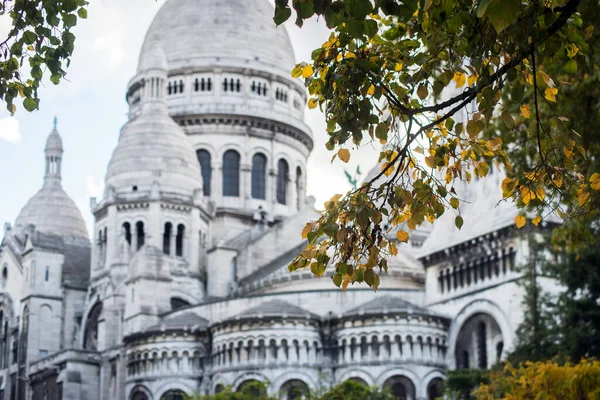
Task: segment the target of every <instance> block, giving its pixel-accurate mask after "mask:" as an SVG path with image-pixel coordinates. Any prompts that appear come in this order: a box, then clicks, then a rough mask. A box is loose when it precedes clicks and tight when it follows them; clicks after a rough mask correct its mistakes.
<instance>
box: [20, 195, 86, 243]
mask: <svg viewBox="0 0 600 400" xmlns="http://www.w3.org/2000/svg"><path fill="white" fill-rule="evenodd" d="M15 225H16V226H18V227H19V226H20V227H22V228H24V227H26V226H27V225H35V228H36V230H37V231H40V232H44V233H53V234H55V235H60V236H78V237H85V238H87V237H88V233H87V229H86V227H85V222H84V220H83V217H82V216H81V212H80V211H79V209H78V208H77V206H76V205H75V203H74V202H73V200H71V198H70V197H69V195H67V194H66V193H65V192H64V190H62V188H61V187H60V186H56V185H48V184H47V185H44V187H43V188H42V189H41V190H40V191H39V192H37V193H36V194H35V195H34V196H33V197H32V198H31V199H30V200H29V201H28V202H27V204H26V205H25V207H23V209H22V210H21V212H20V213H19V216H18V217H17V220H16V221H15Z"/></svg>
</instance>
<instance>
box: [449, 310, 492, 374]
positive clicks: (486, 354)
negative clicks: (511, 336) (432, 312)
mask: <svg viewBox="0 0 600 400" xmlns="http://www.w3.org/2000/svg"><path fill="white" fill-rule="evenodd" d="M473 339H474V340H473ZM498 344H500V345H501V346H500V352H499V353H500V354H497V351H496V347H497V345H498ZM502 347H503V336H502V332H501V331H500V327H499V325H498V323H497V322H496V320H494V318H493V317H492V316H491V315H489V314H487V313H476V314H473V315H471V317H469V319H467V320H466V321H465V323H464V324H463V325H462V326H461V328H460V331H459V333H458V336H457V339H456V347H455V348H453V349H451V351H453V352H454V358H455V360H456V364H457V367H458V368H480V369H488V368H490V367H491V366H492V365H494V364H495V363H497V362H498V361H500V359H501V356H502V351H503V349H502Z"/></svg>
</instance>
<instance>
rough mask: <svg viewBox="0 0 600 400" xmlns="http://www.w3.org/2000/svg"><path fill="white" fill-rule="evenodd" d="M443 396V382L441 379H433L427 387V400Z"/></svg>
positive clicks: (434, 399)
mask: <svg viewBox="0 0 600 400" xmlns="http://www.w3.org/2000/svg"><path fill="white" fill-rule="evenodd" d="M443 395H444V381H443V380H442V378H433V379H432V380H431V382H429V385H427V400H436V399H439V398H442V396H443Z"/></svg>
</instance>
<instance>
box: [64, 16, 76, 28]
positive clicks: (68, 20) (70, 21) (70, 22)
mask: <svg viewBox="0 0 600 400" xmlns="http://www.w3.org/2000/svg"><path fill="white" fill-rule="evenodd" d="M63 24H65V26H66V27H67V28H72V27H74V26H75V25H77V15H75V14H67V15H65V16H63Z"/></svg>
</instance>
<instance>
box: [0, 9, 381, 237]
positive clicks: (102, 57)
mask: <svg viewBox="0 0 600 400" xmlns="http://www.w3.org/2000/svg"><path fill="white" fill-rule="evenodd" d="M215 1H222V0H215ZM90 3H91V4H90V6H89V9H88V16H89V18H88V19H87V20H84V21H80V23H79V25H78V26H77V28H76V31H75V34H76V37H77V39H76V42H75V54H74V55H73V57H72V61H71V66H70V68H69V69H68V71H67V72H68V75H67V79H68V81H63V82H61V83H60V85H58V86H54V85H52V84H47V85H45V87H43V88H42V89H41V90H40V96H41V99H42V100H41V104H40V110H39V111H37V112H34V113H27V112H25V111H24V110H23V109H22V108H20V109H19V110H18V112H17V113H16V114H15V116H14V117H13V118H10V116H9V114H8V112H7V111H5V110H6V106H5V104H3V103H2V104H0V171H1V173H0V222H2V223H4V222H11V223H14V221H15V219H16V217H17V215H18V213H19V211H20V210H21V208H22V207H23V206H24V205H25V203H26V202H27V200H28V199H29V198H30V197H31V196H33V195H34V194H35V193H36V192H37V191H38V190H39V189H40V188H41V185H42V179H43V172H44V154H43V149H44V144H45V141H46V137H47V136H48V134H49V133H50V131H51V130H52V120H53V118H54V116H56V117H57V118H58V130H59V132H60V134H61V136H62V138H63V144H64V147H65V154H64V158H63V187H64V189H65V190H66V192H67V193H68V194H69V195H70V196H71V198H72V199H73V200H74V201H75V203H76V204H77V206H78V207H79V208H80V210H81V212H82V214H83V216H84V218H85V219H86V222H87V224H88V231H91V229H90V228H91V224H92V215H91V213H90V208H89V199H90V197H93V196H97V197H102V191H103V187H104V176H105V173H106V167H107V165H108V161H109V159H110V156H111V153H112V150H113V149H114V147H115V146H116V144H117V140H118V135H119V130H120V128H121V126H122V125H123V124H124V123H125V122H126V113H127V104H126V102H125V91H126V86H127V82H128V81H129V79H130V78H131V77H133V75H134V73H135V70H136V67H137V59H138V54H139V50H140V47H141V44H142V41H143V38H144V35H145V33H146V30H147V28H148V26H149V25H150V22H151V21H152V18H153V16H154V14H155V13H156V11H157V10H158V9H159V8H160V6H161V5H162V4H163V3H164V0H159V1H155V0H126V1H123V0H91V1H90ZM8 23H9V21H8V20H7V17H6V16H2V17H0V40H3V39H4V37H5V36H6V31H7V26H8ZM286 28H287V30H288V32H289V34H290V37H291V39H292V44H293V46H294V51H295V54H296V60H297V61H298V62H299V61H308V60H309V58H310V53H311V52H312V50H314V49H315V48H317V47H319V46H320V45H321V44H322V43H323V42H324V41H325V40H326V39H327V37H328V36H329V32H328V30H327V28H326V27H325V26H324V24H322V23H320V22H317V21H311V22H309V23H307V24H305V25H304V27H303V28H302V29H299V28H298V27H296V26H295V25H293V24H292V23H288V24H287V25H286ZM307 123H308V124H309V126H310V127H311V128H312V130H313V135H314V137H315V149H314V150H313V152H312V155H311V156H310V158H309V164H308V188H307V189H308V194H310V195H313V196H315V197H316V199H317V203H316V205H317V206H318V207H319V206H322V204H323V202H324V201H326V200H327V199H329V198H330V197H331V196H333V195H334V194H335V193H342V192H345V191H347V190H348V189H349V188H350V186H349V184H348V182H347V180H346V178H345V177H344V172H343V171H344V168H346V169H349V170H354V169H355V168H356V166H357V165H360V166H361V169H362V171H363V176H364V175H365V174H366V173H367V172H368V170H369V169H370V168H371V167H372V166H373V165H374V161H375V158H374V156H375V154H376V151H375V150H373V149H372V148H363V149H361V151H360V152H359V153H358V154H353V156H352V159H351V162H350V163H349V164H348V165H344V164H342V163H341V162H340V161H335V162H334V163H333V164H331V163H330V159H331V155H332V153H330V152H328V151H327V150H326V149H325V146H324V143H325V140H326V133H325V123H324V119H323V115H322V114H321V113H320V112H319V111H318V110H310V111H307ZM0 236H1V234H0Z"/></svg>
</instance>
